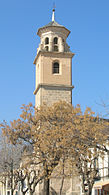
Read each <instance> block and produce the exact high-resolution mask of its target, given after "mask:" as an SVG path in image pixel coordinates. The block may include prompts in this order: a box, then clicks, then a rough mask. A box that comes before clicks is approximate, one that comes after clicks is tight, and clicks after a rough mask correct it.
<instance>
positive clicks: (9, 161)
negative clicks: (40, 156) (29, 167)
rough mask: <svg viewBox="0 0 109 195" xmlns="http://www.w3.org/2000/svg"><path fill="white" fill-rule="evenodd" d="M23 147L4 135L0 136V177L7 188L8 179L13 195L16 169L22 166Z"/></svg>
mask: <svg viewBox="0 0 109 195" xmlns="http://www.w3.org/2000/svg"><path fill="white" fill-rule="evenodd" d="M22 149H23V147H22V146H21V145H13V144H11V143H9V142H8V141H7V139H6V137H4V136H3V135H1V137H0V177H1V180H2V181H3V184H4V186H5V189H6V181H8V183H9V188H10V189H11V195H13V193H14V190H15V189H16V186H17V183H16V182H14V181H15V170H16V169H17V168H18V167H19V166H20V160H21V154H22Z"/></svg>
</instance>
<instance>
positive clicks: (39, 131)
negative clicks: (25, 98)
mask: <svg viewBox="0 0 109 195" xmlns="http://www.w3.org/2000/svg"><path fill="white" fill-rule="evenodd" d="M1 126H2V130H3V132H4V134H5V135H6V136H7V137H8V139H9V140H10V141H11V142H12V143H14V144H16V143H19V142H21V141H24V142H27V143H29V144H31V145H32V147H33V152H32V154H31V162H30V165H32V164H33V163H34V161H35V164H39V167H40V171H41V177H42V178H44V183H45V185H44V191H43V194H44V195H49V189H50V188H49V180H50V177H51V176H52V174H54V171H55V170H57V171H58V172H59V173H61V171H62V168H63V166H62V164H63V163H61V162H63V160H64V162H66V161H67V160H69V162H72V163H73V165H75V166H76V167H77V169H78V172H79V174H80V175H81V178H82V179H84V178H83V177H82V173H84V175H85V176H87V171H86V168H85V166H86V165H88V164H89V163H90V162H91V159H92V155H91V157H90V158H89V159H90V160H89V159H88V160H87V161H86V160H85V159H87V157H88V155H89V153H90V151H91V150H93V151H94V150H95V149H96V151H97V152H101V151H106V150H107V149H106V141H107V134H106V133H105V131H104V130H105V129H106V128H107V127H108V123H107V122H106V121H105V120H102V119H100V118H99V117H98V116H96V117H95V115H94V112H92V111H91V109H90V108H86V110H85V112H84V113H82V111H81V108H80V106H79V105H77V106H76V107H73V106H72V105H71V104H68V103H66V102H57V103H54V104H53V105H52V106H47V105H43V106H41V107H40V108H34V107H33V106H32V105H31V104H29V105H28V106H25V105H23V107H22V114H21V115H20V118H19V119H17V120H14V121H12V122H11V123H10V124H9V125H8V124H6V123H5V124H1ZM102 134H103V136H102ZM93 156H94V155H93ZM86 162H87V163H86ZM83 166H84V168H83ZM56 167H59V168H58V169H56ZM80 168H83V169H82V172H80ZM70 172H71V170H70ZM90 178H91V177H90ZM92 179H93V178H92ZM87 181H88V180H87ZM82 183H83V184H84V185H85V182H84V181H83V182H82ZM92 183H93V182H92ZM84 185H82V186H83V190H84ZM90 186H91V188H92V186H93V185H88V188H90ZM88 191H90V190H88ZM89 194H90V192H89Z"/></svg>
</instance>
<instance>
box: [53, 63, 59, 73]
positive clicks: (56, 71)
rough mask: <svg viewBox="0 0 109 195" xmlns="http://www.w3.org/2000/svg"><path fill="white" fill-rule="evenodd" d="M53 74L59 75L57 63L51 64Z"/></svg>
mask: <svg viewBox="0 0 109 195" xmlns="http://www.w3.org/2000/svg"><path fill="white" fill-rule="evenodd" d="M53 74H59V63H58V62H55V63H53Z"/></svg>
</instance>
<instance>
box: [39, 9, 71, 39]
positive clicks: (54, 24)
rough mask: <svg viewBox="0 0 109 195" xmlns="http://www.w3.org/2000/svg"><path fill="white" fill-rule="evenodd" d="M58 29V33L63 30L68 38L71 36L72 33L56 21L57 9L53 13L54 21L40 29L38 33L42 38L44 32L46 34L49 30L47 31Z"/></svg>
mask: <svg viewBox="0 0 109 195" xmlns="http://www.w3.org/2000/svg"><path fill="white" fill-rule="evenodd" d="M53 27H54V28H56V27H57V29H58V31H60V30H61V29H63V31H64V33H65V34H66V35H67V36H68V35H69V34H70V31H69V30H68V29H67V28H65V27H64V26H63V25H60V24H59V23H57V22H56V21H55V9H53V13H52V21H51V22H49V23H48V24H46V25H45V26H43V27H41V28H39V29H38V32H37V34H38V35H39V36H40V35H41V34H42V32H44V30H47V29H51V28H52V29H53Z"/></svg>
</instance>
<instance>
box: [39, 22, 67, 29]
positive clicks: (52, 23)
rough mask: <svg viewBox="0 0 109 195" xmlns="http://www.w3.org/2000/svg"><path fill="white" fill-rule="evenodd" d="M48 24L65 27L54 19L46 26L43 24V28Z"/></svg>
mask: <svg viewBox="0 0 109 195" xmlns="http://www.w3.org/2000/svg"><path fill="white" fill-rule="evenodd" d="M48 26H56V27H57V26H60V27H64V26H62V25H60V24H58V23H57V22H56V21H52V22H49V23H48V24H46V25H45V26H43V27H42V28H44V27H48Z"/></svg>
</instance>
